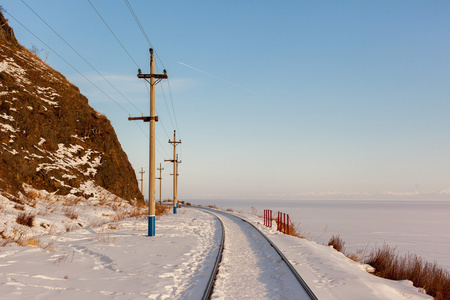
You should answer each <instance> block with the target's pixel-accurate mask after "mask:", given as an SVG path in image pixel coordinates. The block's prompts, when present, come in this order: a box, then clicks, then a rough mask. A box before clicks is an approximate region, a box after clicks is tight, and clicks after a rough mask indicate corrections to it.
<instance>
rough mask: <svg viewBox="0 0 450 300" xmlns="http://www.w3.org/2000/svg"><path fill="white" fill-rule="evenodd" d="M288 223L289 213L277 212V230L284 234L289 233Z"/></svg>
mask: <svg viewBox="0 0 450 300" xmlns="http://www.w3.org/2000/svg"><path fill="white" fill-rule="evenodd" d="M289 223H290V219H289V215H288V214H285V213H282V212H278V218H277V230H278V231H280V232H282V233H284V234H289Z"/></svg>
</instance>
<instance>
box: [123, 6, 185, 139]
mask: <svg viewBox="0 0 450 300" xmlns="http://www.w3.org/2000/svg"><path fill="white" fill-rule="evenodd" d="M124 2H125V4H126V5H127V7H128V10H129V11H130V13H131V15H132V16H133V19H134V20H135V22H136V24H137V25H138V27H139V29H140V31H141V33H142V35H143V36H144V38H145V39H146V40H147V43H148V44H149V46H150V47H151V48H153V45H152V43H151V42H150V39H149V38H148V35H147V33H146V32H145V30H144V27H143V26H142V24H141V22H140V21H139V18H138V17H137V15H136V13H135V12H134V10H133V7H132V6H131V4H130V2H129V1H128V0H124ZM154 52H155V54H156V57H157V58H158V60H159V61H160V62H161V65H162V66H163V68H164V69H165V67H164V63H163V62H162V60H161V58H160V57H159V55H158V52H157V51H154ZM167 84H168V86H169V96H170V100H171V103H172V110H173V116H174V119H175V124H173V121H172V117H170V118H171V122H172V125H176V126H173V127H174V128H175V129H177V131H178V132H179V135H180V137H181V134H180V130H179V128H178V122H177V118H176V114H175V106H174V104H173V97H172V92H171V90H170V84H169V79H168V80H167ZM163 95H164V92H163ZM164 100H165V102H167V100H166V98H165V95H164ZM166 106H167V103H166ZM169 116H170V113H169Z"/></svg>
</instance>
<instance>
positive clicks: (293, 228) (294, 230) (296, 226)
mask: <svg viewBox="0 0 450 300" xmlns="http://www.w3.org/2000/svg"><path fill="white" fill-rule="evenodd" d="M289 235H292V236H295V237H298V238H301V239H307V240H308V239H309V238H308V237H307V236H306V235H305V234H304V233H302V230H301V229H300V223H294V222H291V223H290V225H289Z"/></svg>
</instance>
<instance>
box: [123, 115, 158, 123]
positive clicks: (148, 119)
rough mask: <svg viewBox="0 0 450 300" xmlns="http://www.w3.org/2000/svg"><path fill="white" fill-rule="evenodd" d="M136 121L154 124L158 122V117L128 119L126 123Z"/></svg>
mask: <svg viewBox="0 0 450 300" xmlns="http://www.w3.org/2000/svg"><path fill="white" fill-rule="evenodd" d="M136 120H142V121H144V122H150V120H155V122H158V116H154V117H128V121H136Z"/></svg>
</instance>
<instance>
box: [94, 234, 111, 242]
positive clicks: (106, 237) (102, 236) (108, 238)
mask: <svg viewBox="0 0 450 300" xmlns="http://www.w3.org/2000/svg"><path fill="white" fill-rule="evenodd" d="M96 240H97V241H98V242H99V243H104V244H112V243H114V242H115V241H116V238H115V237H113V236H111V235H110V234H109V233H107V234H97V237H96Z"/></svg>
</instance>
